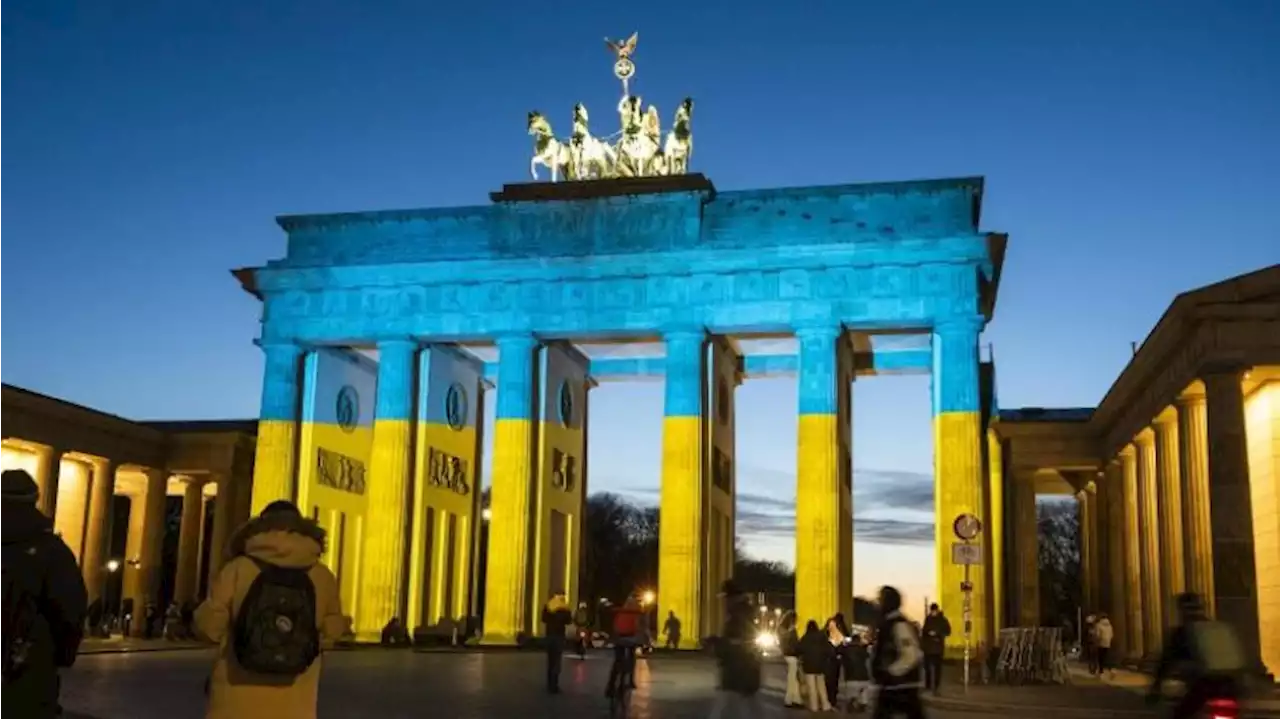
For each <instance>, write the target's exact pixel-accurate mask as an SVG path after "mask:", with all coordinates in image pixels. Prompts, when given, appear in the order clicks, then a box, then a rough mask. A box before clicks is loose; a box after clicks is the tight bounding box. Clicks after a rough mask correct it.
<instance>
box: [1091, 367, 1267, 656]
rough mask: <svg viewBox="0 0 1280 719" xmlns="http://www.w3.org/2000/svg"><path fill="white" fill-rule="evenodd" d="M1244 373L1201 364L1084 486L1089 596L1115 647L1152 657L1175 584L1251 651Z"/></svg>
mask: <svg viewBox="0 0 1280 719" xmlns="http://www.w3.org/2000/svg"><path fill="white" fill-rule="evenodd" d="M1243 371H1244V370H1243V369H1241V368H1235V367H1231V368H1225V369H1216V370H1214V371H1210V372H1206V373H1205V374H1203V375H1202V376H1201V381H1202V382H1201V383H1202V384H1203V391H1200V389H1199V387H1198V386H1197V387H1194V388H1193V389H1191V390H1188V391H1187V392H1186V393H1184V394H1183V395H1182V396H1180V397H1178V398H1177V400H1176V401H1175V403H1174V405H1173V406H1172V407H1170V408H1168V409H1166V410H1165V411H1163V412H1161V413H1160V414H1159V415H1158V416H1157V417H1156V418H1155V419H1154V421H1153V422H1152V425H1151V426H1150V427H1147V428H1145V429H1143V430H1142V431H1141V432H1139V433H1138V434H1137V435H1136V436H1135V437H1134V439H1133V441H1132V442H1131V443H1129V444H1127V445H1125V446H1124V447H1122V448H1121V449H1120V451H1119V452H1118V454H1117V456H1116V457H1115V458H1113V459H1112V460H1111V461H1109V462H1108V463H1107V464H1106V467H1105V470H1104V471H1103V472H1101V473H1099V479H1100V482H1098V483H1097V484H1093V483H1091V486H1086V487H1085V491H1084V492H1082V493H1081V495H1080V498H1081V520H1082V531H1081V537H1082V546H1081V550H1082V568H1083V572H1084V578H1085V583H1084V584H1085V600H1086V602H1087V603H1088V604H1089V606H1088V609H1089V610H1090V611H1093V610H1098V609H1100V610H1102V611H1106V612H1107V613H1108V615H1109V617H1110V618H1111V622H1112V625H1113V626H1114V628H1115V644H1114V646H1115V648H1116V650H1117V652H1118V655H1119V656H1123V657H1127V658H1129V659H1134V660H1143V659H1145V660H1152V659H1154V658H1156V657H1157V656H1158V655H1159V652H1160V651H1161V649H1162V646H1163V643H1164V639H1165V636H1166V634H1167V632H1168V630H1169V629H1170V628H1171V627H1172V626H1173V625H1174V624H1175V623H1176V622H1177V621H1178V619H1179V618H1178V616H1177V607H1176V597H1177V595H1178V594H1180V593H1182V592H1194V593H1196V594H1198V595H1200V596H1201V597H1202V598H1203V601H1204V602H1205V605H1206V608H1207V610H1208V611H1209V613H1210V615H1211V616H1216V617H1217V618H1218V619H1221V620H1223V621H1225V622H1228V623H1230V624H1231V625H1232V626H1233V627H1234V628H1235V629H1236V630H1237V632H1238V633H1239V635H1240V637H1241V638H1242V640H1243V641H1244V645H1245V648H1246V651H1247V652H1248V654H1249V656H1251V657H1254V658H1255V660H1256V658H1257V657H1258V656H1259V646H1260V645H1259V630H1258V598H1257V588H1256V587H1257V577H1256V576H1255V568H1254V566H1255V565H1254V556H1253V552H1254V549H1253V543H1254V536H1253V514H1252V510H1251V497H1250V485H1249V462H1248V447H1247V444H1246V439H1245V412H1244V395H1243V385H1242V377H1243ZM1098 485H1100V486H1098Z"/></svg>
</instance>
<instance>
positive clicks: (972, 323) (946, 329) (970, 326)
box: [933, 315, 987, 336]
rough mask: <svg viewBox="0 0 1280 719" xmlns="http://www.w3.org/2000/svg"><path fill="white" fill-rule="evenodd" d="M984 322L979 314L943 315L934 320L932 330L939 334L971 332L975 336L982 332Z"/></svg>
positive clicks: (984, 319)
mask: <svg viewBox="0 0 1280 719" xmlns="http://www.w3.org/2000/svg"><path fill="white" fill-rule="evenodd" d="M986 322H987V320H986V318H985V317H982V316H981V315H964V316H960V317H944V318H942V319H938V320H935V321H934V323H933V331H934V333H935V334H940V335H952V334H972V335H974V336H977V335H979V334H981V333H982V328H983V327H984V326H985V325H986Z"/></svg>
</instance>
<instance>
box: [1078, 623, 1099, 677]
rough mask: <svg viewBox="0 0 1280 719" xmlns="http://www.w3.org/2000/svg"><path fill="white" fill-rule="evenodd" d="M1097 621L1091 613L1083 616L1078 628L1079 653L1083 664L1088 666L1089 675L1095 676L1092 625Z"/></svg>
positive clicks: (1094, 649)
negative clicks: (1082, 621)
mask: <svg viewBox="0 0 1280 719" xmlns="http://www.w3.org/2000/svg"><path fill="white" fill-rule="evenodd" d="M1097 623H1098V618H1097V617H1095V616H1094V615H1092V614H1089V615H1087V616H1085V618H1084V624H1083V625H1082V627H1081V629H1080V654H1081V657H1080V658H1081V659H1084V661H1085V664H1086V665H1088V667H1089V675H1090V676H1096V675H1097V674H1098V650H1097V645H1096V643H1095V642H1094V631H1093V630H1094V627H1095V626H1096V625H1097Z"/></svg>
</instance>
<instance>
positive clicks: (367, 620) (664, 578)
mask: <svg viewBox="0 0 1280 719" xmlns="http://www.w3.org/2000/svg"><path fill="white" fill-rule="evenodd" d="M981 328H982V320H981V318H980V317H973V318H964V319H963V320H961V321H954V322H949V323H945V324H942V325H939V326H938V327H937V328H935V331H934V334H933V352H934V365H933V383H932V406H933V429H934V446H935V474H936V509H937V514H938V522H937V525H938V527H939V529H938V549H937V558H938V562H937V567H938V570H937V571H938V593H939V603H940V604H941V605H942V606H943V609H944V610H945V611H946V612H947V613H948V614H949V615H950V616H954V617H965V619H966V620H968V621H971V623H972V628H973V631H974V633H975V634H976V635H977V636H979V637H981V636H984V635H985V632H986V631H987V630H988V628H989V627H988V621H987V620H988V617H989V616H990V614H991V607H990V596H989V593H988V591H987V587H988V586H989V585H990V583H991V581H990V578H989V577H988V576H987V574H988V573H989V571H988V570H987V569H986V567H984V568H982V569H981V570H980V571H977V572H974V573H973V574H972V575H971V577H970V581H971V583H972V587H973V590H972V599H973V602H972V605H971V606H970V607H968V610H969V611H968V612H967V613H966V607H965V605H964V604H963V596H964V594H963V592H962V589H961V584H962V580H963V577H964V576H965V573H964V568H963V567H962V566H959V565H954V564H953V563H952V557H951V545H952V543H953V538H952V537H951V534H950V532H951V530H950V527H951V523H952V520H953V519H954V517H955V516H958V515H960V514H973V515H976V516H978V517H979V518H983V517H984V515H985V513H986V509H987V508H988V504H989V498H988V497H987V496H986V494H985V492H986V482H985V481H984V476H983V460H982V455H983V452H982V448H983V443H982V435H981V417H980V402H979V379H978V364H979V363H978V334H979V332H980V331H981ZM796 336H797V339H798V340H799V347H800V357H799V406H798V410H799V412H798V415H799V416H798V447H797V476H796V491H797V503H796V535H797V537H796V539H797V541H796V607H797V611H798V613H799V614H800V615H801V617H802V618H804V619H810V618H812V619H817V620H820V621H821V620H824V619H826V618H827V617H830V616H831V615H833V614H835V613H836V612H844V613H845V615H846V616H851V615H852V610H853V581H852V580H853V519H852V517H853V500H852V451H851V439H850V434H851V414H852V412H851V403H852V382H853V377H854V373H853V357H852V351H851V349H850V346H849V344H848V342H847V341H845V337H846V332H845V330H844V328H843V327H841V326H839V325H837V324H833V325H829V326H808V327H804V328H801V329H798V330H797V331H796ZM663 339H664V342H665V345H666V363H665V366H666V373H667V374H666V387H665V410H664V415H665V417H664V424H663V440H662V452H663V461H662V478H661V500H660V501H661V515H662V523H661V526H660V538H659V580H658V581H659V586H658V588H657V589H658V605H659V609H660V612H661V613H662V614H665V613H666V612H667V611H672V612H674V613H675V614H676V616H677V617H678V618H679V619H680V620H681V622H682V625H683V630H684V631H683V633H682V642H685V643H687V644H688V646H695V645H696V642H697V641H698V640H699V639H701V638H702V637H704V636H706V635H708V634H714V633H717V632H718V631H719V627H718V626H715V624H716V621H717V617H716V609H715V607H716V606H718V602H717V600H716V594H717V592H718V591H719V586H718V585H719V583H720V582H721V581H722V580H723V579H725V578H727V577H728V576H729V573H730V572H731V571H732V548H733V538H734V532H733V521H732V520H733V515H732V506H733V497H734V494H735V484H736V482H734V478H733V474H734V470H733V464H734V463H733V462H732V443H731V438H732V431H731V430H730V431H729V432H727V433H725V432H719V433H717V432H716V431H714V430H715V425H714V424H713V423H712V421H711V419H710V418H712V417H714V416H716V415H717V413H724V412H726V411H727V412H728V414H729V415H730V416H729V420H730V422H731V420H732V417H731V415H732V393H733V389H734V388H735V387H736V385H737V382H738V378H737V377H735V378H733V379H732V380H731V381H729V382H727V383H725V382H721V381H720V378H719V375H718V374H717V373H719V372H721V370H720V369H719V368H720V367H722V366H724V365H723V363H720V362H717V361H715V359H714V358H715V353H716V352H718V351H727V350H725V347H726V345H725V343H723V342H721V341H719V340H717V339H715V338H713V337H712V336H711V335H709V334H708V333H707V332H706V331H705V330H704V329H701V328H696V327H695V328H681V329H676V330H671V331H668V332H666V333H665V334H664V338H663ZM496 345H497V349H498V381H497V384H498V387H497V391H498V397H497V420H496V422H495V436H494V449H493V452H494V455H493V488H492V491H493V496H492V503H491V509H492V514H491V524H490V528H491V529H490V531H491V532H493V533H494V535H495V536H501V537H502V538H503V541H501V542H490V543H489V557H488V563H487V572H488V577H487V589H486V612H485V625H486V636H487V639H488V638H489V635H490V634H492V635H493V637H494V638H496V639H495V640H496V641H501V642H509V641H514V640H515V635H517V634H518V633H520V632H521V631H522V630H527V629H528V628H530V627H531V625H533V624H534V622H533V621H532V618H531V615H532V611H531V609H532V608H533V607H534V606H536V604H537V603H539V602H541V601H544V600H545V598H544V597H536V598H535V597H531V596H530V593H531V592H532V591H533V590H534V584H535V583H534V581H533V577H534V575H533V573H532V572H531V568H532V567H533V566H534V565H535V564H536V563H538V562H540V561H541V560H540V558H539V552H540V551H542V550H540V548H539V547H540V545H539V544H538V542H539V541H540V540H539V538H538V537H535V536H533V535H532V534H531V532H530V531H528V530H529V522H530V519H529V518H530V517H531V516H534V513H535V512H537V511H539V505H538V502H539V499H538V497H539V495H538V493H537V492H536V491H530V489H531V484H530V483H531V482H534V483H535V484H534V485H532V486H533V487H538V486H540V485H539V484H536V483H538V482H540V481H541V478H542V476H543V474H544V473H543V472H542V471H541V468H535V461H537V460H536V457H537V455H535V454H534V447H535V443H536V442H537V441H538V434H537V432H538V430H537V427H536V426H535V423H534V422H531V417H532V415H531V407H532V403H533V401H534V398H535V397H537V395H538V391H537V387H538V380H539V375H538V373H537V372H536V371H535V370H536V366H535V352H536V351H537V348H538V347H539V346H540V342H539V341H538V340H537V338H535V337H534V336H533V335H531V334H523V335H511V336H505V337H500V338H498V339H497V340H496ZM418 347H419V345H418V344H417V343H415V342H411V341H407V340H406V341H390V342H380V343H379V344H378V351H379V366H378V389H377V399H376V412H375V415H376V417H375V425H374V432H373V452H372V455H373V460H372V463H371V464H372V466H371V468H370V481H369V483H368V492H369V495H368V497H369V503H368V506H369V510H368V517H367V523H366V526H367V527H369V528H370V530H369V531H368V532H366V535H365V539H364V542H365V548H364V551H363V555H364V557H365V558H366V559H365V560H364V561H362V565H363V570H362V572H363V574H362V577H361V584H362V590H361V597H362V599H361V609H360V612H359V616H357V633H358V634H368V633H372V632H374V631H376V630H380V629H381V622H384V621H385V620H386V618H387V617H389V616H395V615H396V611H397V609H398V608H399V606H400V605H401V603H402V602H403V599H402V597H403V591H402V583H403V574H404V572H403V567H404V553H405V536H406V526H405V522H406V512H405V507H406V505H407V502H408V497H409V490H410V486H411V477H410V475H411V470H410V450H409V447H410V446H411V443H410V437H411V435H410V429H409V423H408V422H407V418H408V417H409V415H410V411H411V407H412V402H413V392H412V387H413V368H414V362H413V358H414V353H415V352H416V351H417V349H418ZM717 348H719V349H717ZM263 349H264V351H265V354H266V367H265V375H266V377H265V382H264V390H263V401H262V416H261V421H260V423H259V429H258V444H257V458H256V465H255V469H254V486H253V503H252V507H253V511H254V512H255V513H256V512H258V511H260V510H261V508H262V507H264V506H265V505H266V504H267V503H269V502H270V501H272V500H274V499H278V498H282V497H294V496H296V488H295V486H294V485H295V483H296V476H297V472H296V462H297V450H296V447H297V443H298V420H299V404H300V397H301V394H302V387H301V379H300V378H301V371H300V370H301V362H302V358H303V355H304V350H303V348H301V347H300V346H298V345H294V344H288V343H282V344H264V345H263ZM722 398H723V399H724V400H725V401H722ZM584 400H585V397H584ZM583 404H584V405H585V401H584V402H583ZM726 408H727V409H726ZM731 426H732V425H731V424H730V427H731ZM724 436H727V437H729V439H730V441H729V443H728V445H727V451H726V445H725V444H724V441H723V440H722V439H718V437H724ZM717 450H718V451H719V453H717ZM583 455H584V456H585V452H583ZM722 455H728V457H727V463H726V459H724V458H723V457H722ZM717 466H719V467H720V468H719V469H717ZM726 519H727V521H726ZM986 524H987V525H988V528H989V523H986ZM714 544H722V545H724V546H723V547H720V546H713V545H714ZM726 548H727V549H726ZM986 554H987V556H988V557H990V555H991V552H987V553H986ZM986 564H987V565H989V562H987V563H986ZM574 569H575V571H576V563H575V565H574ZM375 624H376V626H374V625H375ZM963 639H964V638H963V633H961V632H957V635H956V636H955V637H953V638H952V639H951V640H950V641H951V642H952V643H954V644H957V645H958V644H960V643H962V642H963Z"/></svg>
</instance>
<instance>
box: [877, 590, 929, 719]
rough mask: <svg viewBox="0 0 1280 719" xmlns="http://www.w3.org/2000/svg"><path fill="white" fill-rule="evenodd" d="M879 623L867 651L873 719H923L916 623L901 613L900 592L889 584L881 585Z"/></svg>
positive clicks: (921, 658) (919, 652) (921, 656)
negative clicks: (895, 718) (873, 692)
mask: <svg viewBox="0 0 1280 719" xmlns="http://www.w3.org/2000/svg"><path fill="white" fill-rule="evenodd" d="M879 604H880V623H879V624H878V625H877V626H876V641H875V646H874V648H873V649H872V655H871V680H872V681H873V682H875V684H876V686H877V688H878V691H877V692H876V698H875V710H874V712H873V713H872V716H873V717H874V718H875V719H888V717H892V716H905V717H907V719H923V717H924V706H923V705H922V704H921V702H920V668H921V664H922V662H923V659H924V652H923V651H922V650H921V649H920V636H919V634H918V633H917V631H916V627H915V625H914V624H912V623H911V622H910V621H909V620H908V619H907V618H906V617H904V616H903V615H902V594H901V593H899V592H898V590H897V589H894V588H893V587H881V588H880V596H879Z"/></svg>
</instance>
